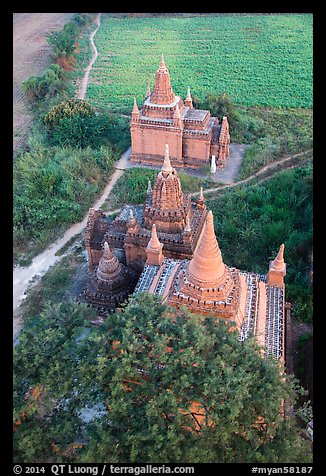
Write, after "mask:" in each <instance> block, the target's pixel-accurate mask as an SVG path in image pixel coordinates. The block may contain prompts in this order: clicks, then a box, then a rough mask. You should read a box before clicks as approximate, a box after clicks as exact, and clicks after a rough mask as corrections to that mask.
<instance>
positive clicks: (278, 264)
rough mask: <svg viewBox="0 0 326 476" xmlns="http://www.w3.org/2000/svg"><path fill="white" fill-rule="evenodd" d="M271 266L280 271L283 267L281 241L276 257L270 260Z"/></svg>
mask: <svg viewBox="0 0 326 476" xmlns="http://www.w3.org/2000/svg"><path fill="white" fill-rule="evenodd" d="M272 266H273V269H274V270H277V271H282V270H283V269H284V266H285V263H284V244H283V243H282V244H281V246H280V249H279V251H278V253H277V256H276V258H275V259H274V261H273V262H272Z"/></svg>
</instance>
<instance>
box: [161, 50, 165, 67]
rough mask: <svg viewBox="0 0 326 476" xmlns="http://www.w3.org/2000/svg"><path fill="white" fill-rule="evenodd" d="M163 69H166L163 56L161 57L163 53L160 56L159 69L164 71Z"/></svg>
mask: <svg viewBox="0 0 326 476" xmlns="http://www.w3.org/2000/svg"><path fill="white" fill-rule="evenodd" d="M165 68H166V66H165V63H164V55H163V53H162V55H161V63H160V69H165Z"/></svg>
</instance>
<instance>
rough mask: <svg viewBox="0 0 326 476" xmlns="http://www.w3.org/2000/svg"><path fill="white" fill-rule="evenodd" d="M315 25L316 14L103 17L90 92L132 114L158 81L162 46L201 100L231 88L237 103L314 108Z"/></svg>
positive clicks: (182, 91) (179, 87) (175, 80)
mask: <svg viewBox="0 0 326 476" xmlns="http://www.w3.org/2000/svg"><path fill="white" fill-rule="evenodd" d="M312 31H313V28H312V15H311V14H278V15H270V14H269V15H255V14H246V15H228V14H225V15H212V14H209V15H202V16H200V17H199V16H193V17H191V18H185V17H184V18H182V17H165V18H164V17H162V16H161V17H152V18H112V17H104V16H103V17H102V21H101V28H100V29H99V30H98V32H97V34H96V44H97V47H98V48H99V51H100V52H101V55H99V57H98V58H97V61H96V63H95V64H94V67H93V69H92V72H91V78H92V81H91V83H90V84H89V87H88V90H87V97H88V99H89V100H90V101H91V102H92V103H93V104H95V105H96V106H99V107H107V105H109V107H110V109H111V110H112V111H121V112H127V113H130V111H131V109H132V105H133V97H134V96H136V98H137V99H138V100H139V101H141V100H142V99H144V98H145V93H146V88H147V84H148V83H149V84H150V86H151V88H152V86H153V84H154V78H155V71H156V69H157V67H158V65H159V61H160V54H161V53H162V52H163V53H164V58H165V63H166V65H167V67H168V69H169V71H170V76H171V81H172V85H173V89H174V91H175V93H176V94H178V95H180V96H181V97H185V96H186V92H187V86H190V88H191V93H192V94H193V95H194V96H196V97H198V98H199V100H201V101H203V100H204V98H205V96H206V94H207V92H208V91H209V92H212V93H213V94H217V93H219V92H223V91H225V92H226V93H227V94H228V95H229V97H230V98H231V99H232V101H233V102H234V104H236V105H239V104H241V105H246V106H264V107H280V108H283V107H296V108H300V107H303V108H311V107H312V97H313V96H312V84H313V81H312V51H313V48H312V44H313V43H312V38H313V36H312ZM144 45H146V55H144V54H143V53H144Z"/></svg>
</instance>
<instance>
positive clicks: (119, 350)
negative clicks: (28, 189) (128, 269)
mask: <svg viewBox="0 0 326 476" xmlns="http://www.w3.org/2000/svg"><path fill="white" fill-rule="evenodd" d="M36 314H37V313H36ZM36 314H35V317H31V318H30V319H29V320H28V321H27V322H26V325H25V327H24V330H23V332H22V334H21V336H20V341H19V343H18V345H17V346H16V348H15V351H14V370H15V381H14V404H15V405H14V406H15V409H14V429H15V433H14V454H15V461H17V462H29V463H31V462H44V461H51V462H62V461H65V462H126V461H127V462H137V463H142V462H159V463H167V462H175V463H178V462H271V463H275V462H291V463H295V462H309V461H310V460H311V455H310V453H309V443H308V442H307V441H306V440H304V439H303V438H302V437H301V436H300V433H299V431H298V428H297V427H296V426H295V424H294V421H293V419H292V417H290V415H288V418H287V419H286V420H284V418H283V415H282V412H281V411H280V409H281V404H282V402H283V401H285V402H286V404H287V405H288V404H293V402H294V398H295V388H294V385H293V384H292V383H291V382H290V381H287V382H286V381H284V380H282V379H281V377H280V373H279V368H278V366H277V364H276V363H275V362H273V361H271V360H267V359H263V358H262V357H261V356H260V353H259V351H258V348H257V345H256V344H255V343H254V342H253V341H250V342H246V343H241V342H240V341H239V340H238V335H237V333H235V332H233V331H231V330H230V326H228V325H226V324H223V323H219V324H218V325H215V320H214V319H211V318H209V317H208V318H205V319H200V318H199V317H196V316H193V315H191V314H189V312H187V311H186V310H180V311H175V310H173V309H172V308H170V307H169V306H168V305H166V304H162V303H161V302H160V300H159V299H158V298H156V297H154V296H152V295H149V294H143V295H140V296H137V297H134V298H133V299H131V300H130V302H129V304H128V305H127V307H126V308H125V309H124V310H123V312H116V313H115V314H114V315H110V316H109V317H108V318H107V320H106V322H105V325H104V326H102V327H96V326H94V325H92V324H91V323H90V320H92V319H94V312H93V311H92V310H91V309H89V308H87V307H86V306H83V305H82V306H81V305H77V304H74V303H72V302H67V303H64V304H49V305H48V306H47V307H45V308H44V310H43V311H42V312H41V314H40V315H39V316H36ZM98 405H100V406H101V409H102V411H101V412H100V413H98V411H97V409H98ZM85 408H88V409H90V410H91V411H93V417H91V418H90V419H86V420H85V418H84V417H83V410H84V409H85ZM103 413H104V415H103Z"/></svg>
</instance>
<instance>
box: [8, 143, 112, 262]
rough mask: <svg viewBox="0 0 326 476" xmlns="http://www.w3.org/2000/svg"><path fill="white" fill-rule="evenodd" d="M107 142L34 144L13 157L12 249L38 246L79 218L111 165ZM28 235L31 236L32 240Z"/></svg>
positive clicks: (89, 204) (110, 154)
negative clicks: (101, 144)
mask: <svg viewBox="0 0 326 476" xmlns="http://www.w3.org/2000/svg"><path fill="white" fill-rule="evenodd" d="M114 160H116V156H115V154H114V152H113V150H112V148H110V147H100V148H99V149H97V150H94V149H91V148H90V147H86V148H85V149H73V148H69V147H65V148H62V147H45V146H39V147H38V148H35V149H33V150H31V151H29V152H25V153H22V154H21V155H20V156H19V157H18V158H17V159H16V160H15V162H14V168H13V179H14V215H13V216H14V223H13V225H14V248H15V249H16V252H17V253H19V252H21V251H26V250H27V249H29V248H31V247H35V248H36V249H37V248H39V246H40V245H42V246H45V245H46V244H47V243H48V242H49V241H50V240H51V241H52V240H53V238H54V237H55V236H57V235H58V234H59V233H60V231H61V230H62V226H63V225H65V226H66V225H68V224H72V223H76V222H78V221H79V220H80V219H81V218H82V217H83V216H84V214H85V213H86V211H87V209H88V208H89V207H90V206H91V204H92V201H93V200H94V197H95V196H96V194H97V193H98V192H99V191H100V190H101V187H102V186H103V185H104V183H105V181H106V179H107V178H108V176H109V175H110V173H111V171H112V169H113V162H114ZM31 240H32V241H31Z"/></svg>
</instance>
